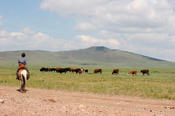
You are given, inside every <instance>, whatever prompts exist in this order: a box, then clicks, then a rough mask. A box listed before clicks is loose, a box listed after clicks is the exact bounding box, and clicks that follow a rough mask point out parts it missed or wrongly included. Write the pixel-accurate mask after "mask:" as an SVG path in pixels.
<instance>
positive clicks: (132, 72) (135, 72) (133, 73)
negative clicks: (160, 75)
mask: <svg viewBox="0 0 175 116" xmlns="http://www.w3.org/2000/svg"><path fill="white" fill-rule="evenodd" d="M128 74H132V75H136V74H137V71H135V70H134V71H131V72H129V73H128Z"/></svg>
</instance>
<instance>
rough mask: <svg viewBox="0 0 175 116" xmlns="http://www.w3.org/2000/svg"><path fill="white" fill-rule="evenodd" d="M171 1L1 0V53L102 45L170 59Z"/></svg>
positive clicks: (173, 55)
mask: <svg viewBox="0 0 175 116" xmlns="http://www.w3.org/2000/svg"><path fill="white" fill-rule="evenodd" d="M174 21H175V1H174V0H1V1H0V51H11V50H13V51H14V50H49V51H61V50H72V49H81V48H87V47H90V46H98V45H99V46H106V47H109V48H112V49H121V50H125V51H130V52H135V53H139V54H142V55H146V56H151V57H156V58H160V59H165V60H170V61H175V52H174V50H175V31H174V30H175V23H174Z"/></svg>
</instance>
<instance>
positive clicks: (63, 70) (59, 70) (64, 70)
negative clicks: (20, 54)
mask: <svg viewBox="0 0 175 116" xmlns="http://www.w3.org/2000/svg"><path fill="white" fill-rule="evenodd" d="M40 71H41V72H57V73H60V74H61V73H67V72H72V73H76V74H82V73H88V74H92V73H89V72H88V69H84V68H70V67H67V68H45V67H42V68H41V69H40ZM93 73H99V74H102V69H101V68H97V69H94V71H93ZM140 73H142V75H145V74H147V75H149V70H148V69H143V70H140ZM112 74H119V69H117V68H116V69H114V70H113V71H112ZM128 74H129V75H133V76H134V75H137V71H136V70H133V71H131V72H129V73H128Z"/></svg>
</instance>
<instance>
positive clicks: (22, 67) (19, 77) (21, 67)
mask: <svg viewBox="0 0 175 116" xmlns="http://www.w3.org/2000/svg"><path fill="white" fill-rule="evenodd" d="M23 70H26V71H27V80H28V79H29V78H30V73H29V70H28V69H27V68H26V67H25V65H24V66H23V65H22V66H21V65H19V68H18V69H17V71H16V79H17V80H21V79H22V77H21V72H22V71H23Z"/></svg>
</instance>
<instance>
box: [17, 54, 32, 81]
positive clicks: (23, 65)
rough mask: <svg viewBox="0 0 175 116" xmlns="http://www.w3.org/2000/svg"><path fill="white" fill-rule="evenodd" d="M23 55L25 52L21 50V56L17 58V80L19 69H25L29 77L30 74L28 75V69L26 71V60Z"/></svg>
mask: <svg viewBox="0 0 175 116" xmlns="http://www.w3.org/2000/svg"><path fill="white" fill-rule="evenodd" d="M25 56H26V54H25V53H24V52H23V53H21V57H20V58H19V59H18V65H19V68H18V70H17V79H18V80H19V76H18V72H19V70H20V69H26V70H27V72H28V78H29V76H30V75H29V71H28V69H27V68H26V64H27V62H26V59H25Z"/></svg>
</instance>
